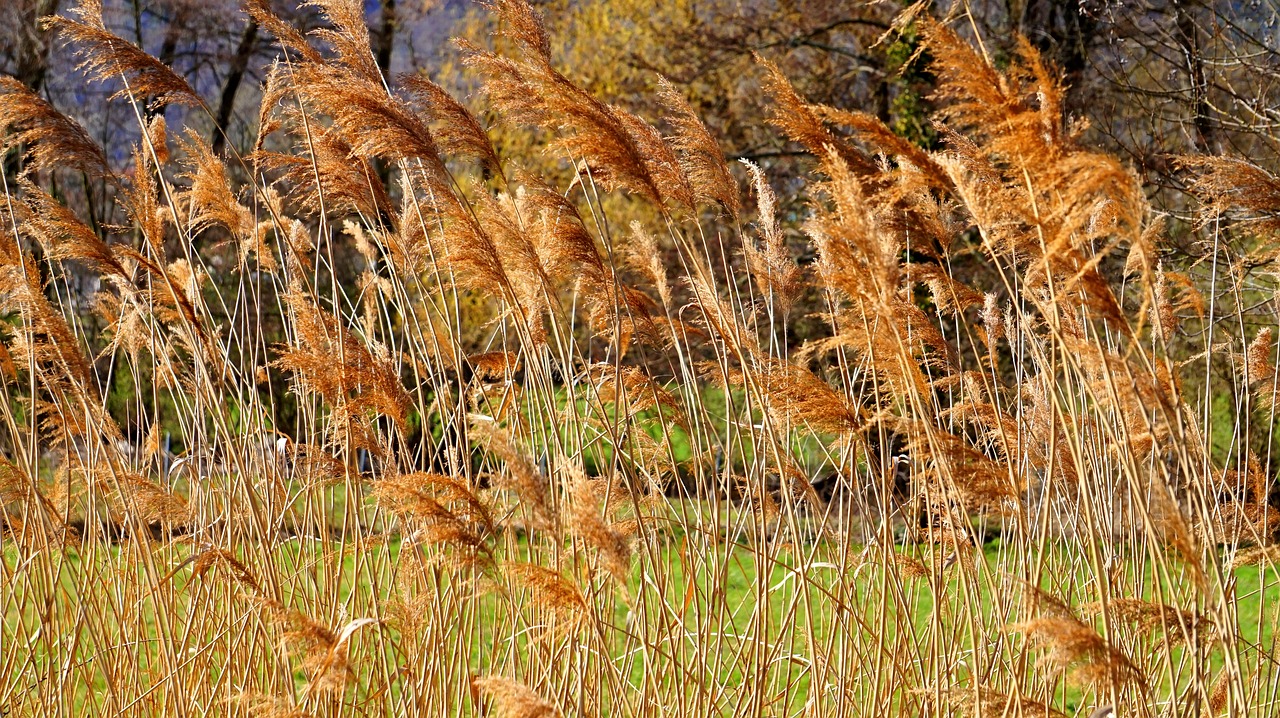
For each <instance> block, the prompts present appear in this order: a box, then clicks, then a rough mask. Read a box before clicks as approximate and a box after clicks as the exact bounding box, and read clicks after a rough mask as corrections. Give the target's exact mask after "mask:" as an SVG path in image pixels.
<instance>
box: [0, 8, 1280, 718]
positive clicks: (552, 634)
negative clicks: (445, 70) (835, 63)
mask: <svg viewBox="0 0 1280 718" xmlns="http://www.w3.org/2000/svg"><path fill="white" fill-rule="evenodd" d="M312 4H313V5H314V6H315V7H316V8H317V9H318V10H319V12H320V13H322V14H323V15H324V17H325V20H326V23H325V24H324V25H323V26H322V28H321V29H319V30H316V31H314V32H311V33H309V34H303V33H302V32H301V31H299V30H297V29H295V28H293V27H292V26H290V25H288V24H287V23H285V22H284V21H282V20H281V19H280V18H278V17H277V16H275V15H273V14H272V13H271V10H270V7H269V5H268V3H266V2H263V0H247V1H246V9H247V11H248V12H249V13H250V14H251V15H252V16H253V17H254V18H255V19H256V20H257V22H258V23H259V25H260V26H261V27H262V28H263V29H264V30H265V31H269V32H270V33H271V34H272V35H274V36H275V37H276V38H277V39H278V43H279V59H278V61H277V63H276V64H275V66H274V67H273V68H272V70H271V74H270V77H269V80H268V81H267V83H266V85H265V87H264V89H263V100H262V106H261V112H260V118H261V119H260V133H259V136H258V139H257V142H256V143H255V145H254V147H253V148H252V150H251V151H249V152H245V153H236V152H235V151H232V150H229V151H228V152H227V153H226V156H220V155H219V154H215V153H214V151H213V150H212V149H211V143H210V138H209V136H208V133H207V132H205V133H204V134H202V132H201V131H199V130H198V128H200V127H205V126H207V122H206V120H207V117H206V115H207V114H208V112H207V108H206V106H205V104H204V101H203V100H202V99H201V98H200V97H199V96H198V95H197V94H196V92H195V91H194V90H193V89H192V88H191V87H190V85H188V84H187V82H186V81H184V80H183V79H182V78H181V77H179V76H177V75H176V74H174V73H173V72H172V71H171V70H170V69H169V68H168V67H166V66H165V65H163V64H162V63H160V62H159V61H158V60H156V59H155V58H153V57H150V56H148V55H146V54H145V53H144V52H142V51H141V50H139V49H138V48H137V47H136V46H134V45H132V44H130V43H128V42H126V41H124V40H122V39H121V38H119V37H117V36H115V35H113V34H112V33H111V32H110V31H109V30H108V29H107V27H106V26H105V25H104V23H103V22H102V12H101V8H100V6H98V5H97V4H96V2H95V1H94V0H80V2H79V3H78V4H77V5H76V7H75V8H73V10H72V11H71V12H70V13H69V14H68V15H66V16H64V17H56V18H49V19H46V21H45V22H46V23H48V25H49V26H50V27H51V28H52V29H53V30H55V31H56V33H57V35H58V37H60V38H61V39H62V40H63V41H64V47H65V51H67V52H73V53H76V54H77V55H78V56H79V57H80V58H81V59H82V62H83V65H82V69H83V71H84V72H85V73H86V76H87V77H88V78H90V79H91V80H93V81H99V82H106V83H111V84H112V85H113V86H114V87H116V88H118V92H117V93H116V95H115V97H114V99H113V101H114V102H117V103H121V104H122V105H123V106H126V107H128V108H132V111H133V112H134V113H136V116H137V119H138V133H137V139H138V142H137V146H136V147H135V148H134V150H133V152H132V154H131V156H129V157H127V158H125V157H115V156H108V155H107V153H105V152H104V151H103V150H102V149H101V148H100V147H99V146H98V145H96V144H95V142H94V140H93V138H92V137H90V135H89V134H88V133H87V132H86V131H85V130H84V129H83V128H82V127H81V126H80V125H79V124H78V123H77V122H76V121H75V120H74V119H72V118H70V117H68V116H66V115H64V114H62V113H60V112H59V111H58V110H57V109H55V108H54V107H52V106H51V105H49V104H48V103H47V102H46V101H44V100H43V99H41V98H40V97H38V96H36V95H35V94H33V93H31V92H30V91H29V90H27V89H26V88H24V87H23V86H21V85H20V84H18V83H16V82H15V81H12V80H3V81H0V130H3V131H4V135H3V137H4V138H5V139H4V145H5V148H6V149H7V150H9V151H11V152H13V153H17V154H18V155H20V158H21V168H22V169H21V171H20V172H18V173H17V174H14V175H12V176H6V178H5V188H4V191H5V203H4V206H3V216H4V222H3V227H2V228H0V300H2V304H3V310H4V312H5V313H6V314H5V316H6V317H7V320H6V323H5V324H4V336H3V344H0V347H2V348H3V352H2V353H0V366H2V369H3V374H4V382H3V386H4V401H3V402H2V403H0V424H2V425H3V432H0V433H2V434H3V442H2V443H3V450H4V451H3V458H2V460H0V503H2V505H3V513H2V518H3V522H2V524H0V526H2V528H3V539H0V540H2V541H3V544H2V545H3V554H2V559H3V560H0V587H2V588H0V612H2V613H3V624H2V626H3V627H2V630H0V714H5V715H33V716H34V715H57V716H73V715H74V716H79V715H86V714H103V715H122V716H124V715H166V716H187V715H193V716H194V715H208V714H235V715H251V716H309V715H314V716H356V715H396V716H418V715H424V716H471V715H476V716H479V715H491V716H497V717H498V718H533V717H534V716H538V717H547V716H584V717H585V716H619V717H632V716H678V717H681V718H683V717H686V716H689V717H692V716H712V715H726V716H728V715H732V716H743V715H751V716H861V715H867V716H880V715H930V716H932V715H940V716H941V715H972V716H1062V715H1079V716H1089V715H1096V716H1105V715H1108V714H1109V713H1108V712H1109V711H1110V712H1113V713H1114V715H1117V716H1215V717H1216V716H1223V715H1231V716H1239V715H1258V716H1268V715H1274V714H1275V713H1276V711H1277V710H1280V697H1278V696H1277V692H1278V691H1280V671H1277V662H1276V661H1277V652H1276V644H1275V635H1276V631H1275V621H1276V619H1277V614H1276V610H1275V604H1274V598H1275V597H1276V596H1277V593H1276V590H1277V588H1276V586H1277V583H1276V582H1277V577H1276V575H1275V572H1274V571H1275V569H1274V563H1273V562H1274V561H1275V560H1276V559H1277V558H1280V548H1276V546H1277V545H1276V543H1275V539H1276V535H1277V532H1276V529H1277V513H1276V511H1275V507H1274V505H1273V504H1275V499H1276V496H1275V490H1274V478H1273V477H1274V476H1275V474H1276V471H1277V467H1276V466H1274V465H1273V464H1272V460H1271V457H1272V455H1273V451H1272V447H1274V446H1275V445H1276V444H1275V439H1274V437H1273V435H1272V434H1273V427H1274V425H1275V421H1274V418H1275V414H1274V412H1275V410H1276V402H1275V396H1276V392H1277V390H1278V389H1280V374H1277V370H1276V362H1275V347H1274V344H1275V334H1274V324H1275V318H1276V311H1277V309H1278V307H1277V305H1276V299H1275V286H1276V285H1275V281H1274V276H1273V275H1272V274H1271V273H1269V271H1268V269H1267V268H1268V267H1270V266H1272V265H1273V264H1274V261H1275V257H1276V249H1275V244H1274V237H1275V231H1276V229H1277V223H1276V220H1275V217H1276V215H1277V213H1280V180H1277V179H1276V178H1275V177H1274V176H1272V175H1270V174H1269V173H1267V172H1266V171H1265V170H1263V169H1261V168H1258V167H1255V166H1253V165H1251V164H1249V163H1247V162H1245V161H1243V160H1239V159H1235V158H1228V157H1188V158H1183V160H1182V163H1183V165H1184V167H1185V170H1186V176H1187V178H1188V182H1189V183H1190V185H1191V186H1192V187H1193V189H1194V190H1195V192H1196V194H1197V196H1198V197H1199V198H1200V199H1201V201H1202V209H1203V211H1202V213H1201V215H1200V216H1199V218H1198V221H1197V224H1196V226H1194V227H1190V228H1186V227H1183V228H1182V230H1180V231H1189V232H1192V233H1194V236H1195V237H1198V238H1200V240H1201V245H1202V247H1203V252H1202V253H1201V255H1200V257H1199V258H1198V259H1196V261H1194V262H1191V261H1185V262H1184V261H1182V260H1183V258H1182V257H1180V256H1178V255H1176V253H1173V252H1171V251H1170V250H1169V247H1168V237H1169V233H1170V232H1171V231H1172V230H1171V229H1170V227H1171V226H1172V222H1171V221H1170V218H1166V217H1164V216H1162V215H1160V214H1159V213H1157V212H1155V211H1154V210H1153V209H1152V208H1151V207H1150V206H1149V205H1148V203H1147V199H1146V194H1145V193H1144V187H1143V186H1142V183H1141V182H1140V181H1139V179H1138V178H1137V176H1136V175H1135V174H1134V172H1133V171H1132V170H1131V169H1130V168H1128V167H1127V166H1126V165H1125V164H1124V163H1122V162H1121V161H1119V160H1117V159H1116V158H1114V157H1110V156H1107V155H1105V154H1102V153H1099V152H1097V151H1094V150H1092V149H1090V148H1089V147H1088V146H1087V145H1086V144H1085V143H1084V142H1083V141H1082V139H1081V135H1082V132H1083V129H1084V128H1083V127H1081V126H1080V125H1079V124H1078V123H1073V122H1072V121H1071V120H1070V119H1069V118H1067V117H1065V116H1064V113H1063V111H1062V109H1061V97H1062V92H1063V88H1062V86H1061V84H1060V81H1059V80H1058V79H1057V75H1056V74H1055V72H1054V70H1053V69H1052V68H1050V67H1047V66H1046V65H1045V64H1044V63H1043V62H1042V61H1041V59H1040V58H1039V56H1038V55H1037V53H1036V52H1035V51H1034V50H1033V49H1032V48H1031V46H1030V45H1029V44H1027V43H1025V42H1024V43H1021V44H1020V45H1019V46H1018V47H1019V51H1018V53H1017V54H1016V56H1015V57H1013V58H1011V59H1010V60H1009V61H1008V62H1002V63H1000V64H999V66H997V64H996V63H994V62H993V60H992V58H990V57H988V56H987V54H986V52H985V50H984V49H983V47H982V45H981V44H980V43H979V44H974V43H972V42H970V41H967V40H965V39H962V37H961V36H960V35H958V34H957V32H956V30H955V29H954V28H955V27H957V26H959V25H960V24H961V21H958V20H950V21H945V20H937V19H931V18H930V17H929V16H928V15H927V14H926V13H922V12H918V11H912V12H910V13H908V15H907V16H905V17H904V18H903V20H902V22H901V23H900V27H905V25H906V23H912V27H913V28H915V30H916V31H918V32H919V33H920V34H921V37H923V43H924V47H925V49H926V50H925V51H926V53H927V57H928V58H929V60H930V63H931V65H930V68H931V72H933V73H934V74H935V75H936V77H937V79H938V86H939V88H940V89H939V93H938V97H937V98H936V100H937V102H938V106H939V107H941V108H942V109H941V111H940V112H939V114H938V116H937V117H935V118H934V122H935V124H934V127H935V128H936V131H937V133H938V134H939V136H940V137H941V138H942V141H941V148H940V149H939V150H937V151H930V150H925V149H922V148H920V147H918V146H916V145H913V144H911V143H910V142H907V141H905V140H903V139H901V138H899V137H898V136H896V135H894V134H893V132H891V131H890V130H889V129H888V128H887V127H885V126H884V125H883V124H882V123H881V122H880V121H879V120H877V119H876V118H875V117H872V116H870V115H864V114H859V113H852V112H846V111H839V110H835V109H832V108H827V107H821V106H815V105H811V104H809V103H808V102H806V100H805V99H804V98H803V97H801V96H800V95H799V94H797V92H796V91H795V90H794V89H793V88H792V87H791V85H790V84H789V83H788V81H787V79H786V78H785V77H784V76H782V75H781V73H780V72H779V71H778V70H777V69H776V68H775V67H774V66H772V65H771V64H770V63H769V62H768V60H767V59H766V58H763V57H761V58H759V72H760V77H761V78H762V80H761V88H762V90H761V91H762V92H764V93H766V94H767V97H768V101H769V103H771V106H772V108H773V109H774V114H773V123H774V124H775V125H776V128H777V130H778V132H780V133H782V134H783V135H784V136H786V137H787V138H789V139H790V140H792V141H794V142H795V143H797V145H799V146H801V147H803V148H804V149H805V150H806V151H807V152H808V153H810V154H811V155H812V157H813V169H812V173H811V175H810V176H809V177H808V178H807V180H806V181H805V183H804V185H803V187H801V188H799V189H797V188H794V187H790V188H788V193H791V192H795V193H796V194H797V195H798V196H800V197H802V198H803V200H804V210H803V212H802V214H801V215H800V216H796V215H794V214H788V215H786V216H783V212H784V210H783V209H782V208H783V207H784V206H788V207H789V206H791V205H790V204H786V203H783V202H781V201H780V200H779V198H778V197H777V196H776V195H775V189H774V188H773V187H771V184H770V177H769V175H768V172H767V170H766V169H764V168H762V167H760V166H757V165H755V164H751V163H745V164H743V165H741V166H739V165H737V164H736V163H734V164H732V165H731V163H729V162H727V161H726V159H725V157H724V156H723V154H722V153H721V151H720V148H719V146H718V144H717V142H716V139H715V137H714V136H712V135H711V133H709V132H708V130H707V129H706V128H705V127H704V126H703V124H702V122H701V121H700V120H699V118H698V116H697V114H696V113H695V112H694V110H693V109H692V108H691V107H690V106H689V104H688V103H687V102H686V101H685V99H684V97H683V96H682V94H681V90H680V88H679V87H678V86H676V85H673V84H671V83H669V82H666V81H665V80H660V81H658V88H659V90H658V92H657V93H656V95H655V96H654V98H653V101H654V105H653V107H654V108H655V112H654V115H653V116H652V117H648V118H642V117H639V116H636V115H635V114H632V113H630V112H627V111H625V110H622V109H620V108H618V107H614V106H611V105H609V104H608V103H607V102H606V101H605V100H604V99H601V98H597V97H594V96H592V95H591V94H589V93H587V92H585V91H584V90H582V89H581V88H579V87H578V86H576V85H575V84H574V83H573V82H572V81H571V80H570V79H569V78H568V77H567V76H566V74H565V71H564V70H563V69H562V68H559V67H557V65H556V61H555V58H554V57H553V56H552V53H551V50H550V48H551V42H550V40H549V38H548V36H547V33H546V31H545V30H544V28H543V25H542V23H541V20H540V19H539V16H538V14H537V12H536V11H535V10H534V9H533V8H531V7H530V6H529V5H527V4H526V3H525V2H524V0H493V2H491V3H490V4H489V10H490V11H491V12H492V13H494V14H495V15H496V17H497V27H498V28H500V32H499V34H498V35H496V36H495V37H494V38H493V42H492V46H490V47H481V46H478V45H474V44H468V43H465V42H460V43H459V44H458V51H459V52H460V53H462V55H463V56H464V58H465V64H466V66H467V68H468V71H469V72H471V73H473V79H474V82H475V85H476V87H477V88H480V89H479V91H478V92H477V93H476V95H475V96H472V97H466V98H461V99H459V98H455V97H453V96H451V95H450V94H449V93H448V92H447V91H446V90H445V89H443V88H442V87H441V86H439V85H437V84H435V83H434V82H432V81H431V80H430V79H428V78H427V77H425V76H422V75H414V76H407V77H384V76H383V75H382V73H380V72H379V70H378V65H377V64H376V62H375V60H374V55H373V53H372V52H371V51H370V46H369V31H368V29H367V27H366V25H365V21H364V16H363V11H362V5H361V3H360V2H358V0H315V2H313V3H312ZM170 105H182V106H185V107H186V108H187V109H186V112H185V113H184V114H183V116H184V117H185V118H187V120H186V121H185V122H184V124H185V125H186V126H185V127H168V126H166V124H165V116H166V115H165V108H166V107H167V106H170ZM477 108H478V109H477ZM477 113H478V114H477ZM481 118H484V119H483V120H482V119H481ZM202 122H203V123H205V124H203V125H202V124H201V123H202ZM493 123H501V124H502V125H503V126H505V127H522V128H526V130H527V131H529V132H531V133H533V135H534V136H535V137H536V138H538V140H539V151H540V152H541V153H542V155H541V156H539V157H530V158H521V157H507V156H503V154H502V153H501V152H499V150H498V149H496V148H495V145H494V143H493V142H492V141H491V139H490V137H491V134H492V132H493ZM217 131H220V130H218V129H217V128H215V129H214V132H217ZM548 158H549V159H550V161H548ZM548 166H553V167H554V168H556V170H555V171H551V172H543V173H540V172H539V171H535V170H532V169H530V168H531V167H548ZM67 175H70V176H84V177H87V178H94V179H97V180H101V181H102V182H104V183H106V186H107V187H108V188H109V194H110V197H111V198H112V201H113V202H114V203H116V205H118V207H119V208H120V216H121V218H122V219H121V221H120V222H119V223H113V224H111V225H99V226H90V225H89V224H86V222H85V221H84V220H83V219H82V218H81V217H80V216H79V215H78V214H77V212H76V211H75V210H74V209H73V208H70V207H68V206H67V205H66V204H65V203H64V201H63V199H62V198H61V197H60V196H58V195H57V194H56V193H55V191H54V190H53V189H51V188H52V187H54V186H55V185H54V184H51V182H50V181H49V180H50V178H53V177H58V176H67ZM1180 262H1181V263H1180ZM86 281H92V286H93V291H92V292H86V291H83V287H84V286H86ZM802 320H803V321H805V322H807V323H808V324H809V325H813V324H815V323H816V324H818V325H820V326H821V327H822V330H821V331H820V332H817V333H816V334H814V336H815V337H816V338H810V339H808V340H807V341H805V342H802V343H801V342H797V341H795V340H794V336H795V325H796V323H797V322H799V321H802Z"/></svg>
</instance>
